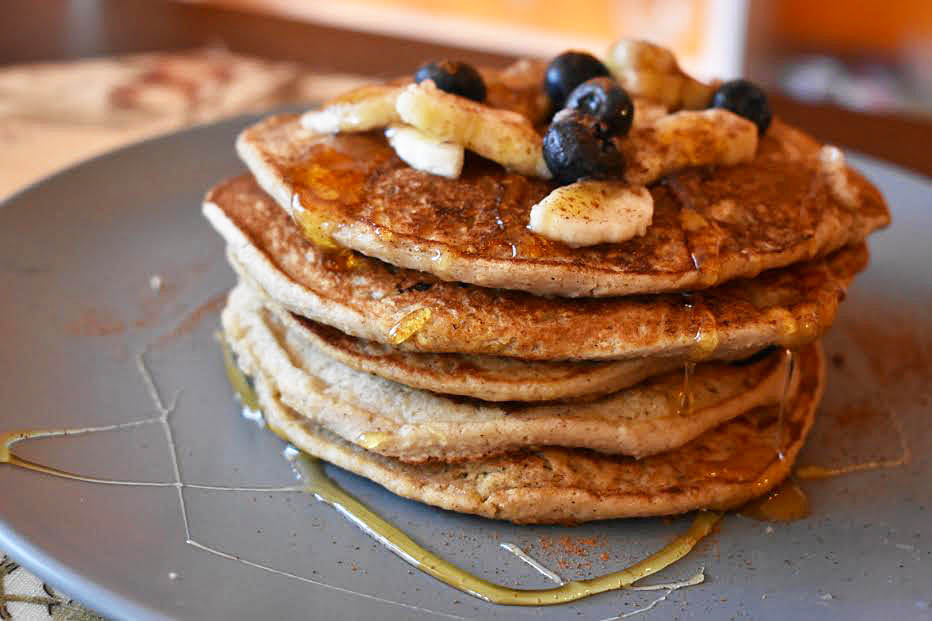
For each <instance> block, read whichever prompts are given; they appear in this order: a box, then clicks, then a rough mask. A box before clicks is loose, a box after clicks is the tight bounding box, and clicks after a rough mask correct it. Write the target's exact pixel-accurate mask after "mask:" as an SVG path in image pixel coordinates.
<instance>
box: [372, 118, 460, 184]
mask: <svg viewBox="0 0 932 621" xmlns="http://www.w3.org/2000/svg"><path fill="white" fill-rule="evenodd" d="M385 137H386V138H388V143H389V144H390V145H392V148H393V149H395V153H397V154H398V157H400V158H401V159H403V160H404V161H405V162H407V164H408V165H409V166H411V167H412V168H416V169H417V170H423V171H424V172H428V173H430V174H432V175H440V176H441V177H448V178H450V179H456V178H457V177H459V176H460V172H462V170H463V155H464V153H463V147H462V146H460V145H458V144H453V143H451V142H440V141H439V140H436V139H434V138H432V137H431V136H428V135H427V134H425V133H424V132H422V131H419V130H417V129H415V128H413V127H409V126H407V125H392V126H391V127H389V128H388V129H386V130H385Z"/></svg>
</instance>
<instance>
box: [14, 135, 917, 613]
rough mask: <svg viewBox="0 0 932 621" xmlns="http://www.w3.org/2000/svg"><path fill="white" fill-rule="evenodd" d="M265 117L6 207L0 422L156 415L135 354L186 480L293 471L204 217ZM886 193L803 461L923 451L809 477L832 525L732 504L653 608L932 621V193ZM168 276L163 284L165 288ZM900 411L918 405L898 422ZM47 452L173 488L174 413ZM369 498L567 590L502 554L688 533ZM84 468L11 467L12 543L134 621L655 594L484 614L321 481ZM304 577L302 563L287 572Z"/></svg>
mask: <svg viewBox="0 0 932 621" xmlns="http://www.w3.org/2000/svg"><path fill="white" fill-rule="evenodd" d="M246 122H247V120H244V119H239V120H234V121H229V122H225V123H220V124H216V125H210V126H205V127H199V128H195V129H192V130H190V131H186V132H183V133H180V134H175V135H172V136H167V137H164V138H160V139H156V140H152V141H149V142H145V143H142V144H138V145H135V146H132V147H129V148H126V149H123V150H120V151H117V152H114V153H111V154H109V155H105V156H103V157H101V158H98V159H95V160H92V161H89V162H86V163H84V164H81V165H79V166H77V167H75V168H72V169H70V170H67V171H65V172H63V173H61V174H58V175H56V176H54V177H52V178H50V179H48V180H46V181H44V182H42V183H40V184H38V185H36V186H34V187H32V188H30V189H28V190H26V191H24V192H22V193H20V194H19V195H17V196H15V197H13V198H12V199H10V200H9V201H8V202H7V204H5V205H4V206H3V208H2V209H0V334H2V341H0V343H2V344H0V395H2V401H0V429H4V430H11V429H24V428H26V429H28V428H47V427H83V426H88V425H103V424H108V423H121V422H127V421H132V420H140V419H144V418H147V417H151V416H153V415H156V414H157V412H156V411H155V406H154V404H153V403H152V400H151V399H150V397H149V396H148V394H147V392H146V387H145V385H144V383H143V381H142V379H141V377H140V374H139V373H138V371H137V369H136V365H135V356H136V355H137V354H138V353H139V352H142V351H144V350H145V351H147V353H146V358H147V361H148V363H149V366H150V368H151V370H152V375H153V376H154V379H155V382H156V384H157V385H158V388H159V390H160V391H161V392H162V394H163V395H165V398H166V399H168V398H169V397H170V396H171V395H173V394H174V393H175V392H176V391H181V394H180V399H179V401H178V407H177V410H176V411H175V412H174V413H173V414H172V417H171V419H170V420H171V426H172V431H173V434H174V437H175V439H176V442H177V448H178V456H179V462H180V471H181V477H182V479H183V480H184V481H185V482H187V483H201V484H212V485H221V486H277V485H292V484H294V477H293V474H292V473H291V471H290V469H289V467H288V465H287V464H286V463H285V461H284V460H283V459H282V456H281V452H282V446H283V445H282V443H281V442H280V441H279V440H278V439H276V438H275V437H273V436H272V435H271V434H270V433H268V432H266V431H264V430H262V429H260V428H258V427H257V426H256V425H255V424H253V423H252V422H250V421H248V420H245V419H243V418H242V417H240V416H239V407H238V406H237V404H236V403H235V401H234V400H233V399H232V397H231V395H230V389H229V386H228V385H227V380H226V378H225V376H224V372H223V367H222V363H221V356H220V352H219V349H218V346H217V344H216V342H215V341H214V338H213V335H214V332H215V330H216V328H217V310H218V309H217V300H218V296H219V295H222V293H223V292H224V291H226V290H227V288H229V287H230V286H231V285H232V284H233V275H232V273H231V271H230V270H229V269H228V268H227V266H226V265H225V263H224V259H223V252H222V250H223V248H222V244H221V242H220V238H219V237H218V236H217V235H215V234H214V233H213V231H212V230H211V229H210V227H209V226H208V225H207V224H206V222H205V221H204V220H203V219H202V218H201V216H200V213H199V202H200V198H201V195H202V194H203V192H204V190H205V189H206V188H207V187H208V186H210V185H211V184H213V183H214V182H216V181H218V180H220V179H221V178H223V177H225V176H228V175H231V174H234V173H236V172H237V171H239V170H240V169H241V166H240V164H239V163H238V162H237V161H236V159H235V157H234V154H233V147H232V143H233V137H234V135H235V133H236V131H237V130H238V129H239V128H240V127H242V126H243V125H245V124H246ZM856 159H857V164H859V165H860V167H861V168H862V169H863V170H864V171H865V172H866V173H867V175H868V176H869V177H871V178H872V179H873V180H874V181H875V182H876V183H877V184H878V185H880V187H881V188H882V189H883V190H884V192H885V193H886V195H887V197H888V198H889V200H890V203H891V205H892V206H893V209H894V222H895V224H894V226H893V227H892V228H891V229H890V230H888V231H886V232H883V233H882V234H880V235H877V236H876V237H875V238H874V239H873V241H872V247H873V253H874V256H873V261H872V263H871V267H870V269H869V271H868V272H867V273H865V274H864V275H863V276H862V277H861V278H860V279H859V280H858V281H857V283H856V285H855V286H854V287H853V288H852V290H851V292H850V296H849V299H848V301H847V303H846V304H845V305H844V307H843V310H842V312H841V315H840V316H839V318H838V321H837V325H836V326H835V328H834V329H833V330H832V333H831V335H830V336H829V337H828V338H827V339H826V346H827V349H828V351H829V353H830V354H833V358H834V362H833V364H832V368H831V373H830V386H829V390H828V395H827V398H826V401H825V404H824V406H823V408H822V413H821V418H820V420H819V423H818V427H817V430H816V432H815V434H814V436H813V438H812V441H811V443H810V444H809V446H808V447H807V448H806V450H805V452H804V454H803V456H802V457H801V460H800V461H801V463H818V464H829V463H831V464H844V463H854V462H861V461H864V460H867V459H875V458H893V459H895V458H897V457H898V456H899V455H900V445H899V438H898V436H897V433H896V425H895V424H893V423H892V422H891V421H893V420H896V421H899V424H901V425H902V427H903V428H904V430H905V435H906V438H907V439H908V442H909V445H910V447H911V449H912V461H911V462H910V463H909V465H907V466H904V467H900V468H894V469H887V470H879V471H873V472H866V473H861V474H852V475H848V476H845V477H840V478H836V479H831V480H825V481H811V482H805V483H804V484H803V485H804V487H805V489H806V491H807V492H808V493H809V496H810V498H811V503H812V516H811V517H809V518H808V519H804V520H801V521H798V522H795V523H790V524H774V525H772V527H771V526H770V525H768V524H765V523H762V522H757V521H753V520H751V519H748V518H745V517H741V516H737V515H732V516H728V517H726V519H725V520H724V522H723V523H722V525H721V529H720V531H719V532H718V533H717V534H715V535H713V537H712V538H711V539H709V540H707V542H705V543H703V544H702V545H701V546H700V547H699V549H698V550H696V551H695V552H694V553H692V554H691V555H690V556H689V557H687V559H685V560H684V561H682V562H680V563H678V564H677V565H675V566H673V567H671V568H669V569H667V570H666V571H664V572H663V573H662V574H661V575H660V576H657V577H655V578H652V579H651V580H652V581H658V580H664V581H665V580H676V579H682V578H685V577H688V576H690V575H692V574H694V573H695V572H696V571H697V570H698V569H699V568H700V567H703V566H704V567H705V571H706V575H707V581H706V583H705V584H703V585H701V586H697V587H692V588H690V589H684V590H681V591H677V592H675V593H673V594H671V595H670V596H669V598H668V599H667V600H666V601H664V602H661V603H660V604H658V605H657V606H656V607H655V608H653V609H652V610H651V611H649V612H647V613H645V614H643V615H640V616H639V617H638V618H657V619H665V618H670V617H672V616H677V617H680V618H692V617H705V616H707V615H709V616H711V617H713V618H728V617H732V616H744V615H746V616H750V617H753V618H756V619H770V618H772V619H778V618H779V619H784V618H800V617H803V616H814V615H819V616H821V617H824V618H831V619H850V618H856V617H858V618H879V617H883V618H923V619H928V618H930V616H932V611H930V609H929V606H930V599H932V588H930V585H932V484H930V478H932V465H930V456H932V422H930V421H932V406H930V401H929V396H930V390H929V388H928V384H929V382H930V380H932V366H930V365H932V314H930V313H932V311H930V309H932V274H930V266H932V250H930V248H932V244H930V242H929V235H930V232H932V206H930V199H932V191H930V189H932V185H930V183H929V182H928V181H927V180H924V179H921V178H919V177H917V176H914V175H911V174H909V173H906V172H903V171H900V170H897V169H895V168H892V167H890V166H887V165H884V164H881V163H879V162H875V161H872V160H868V159H866V158H856ZM155 274H158V275H160V276H161V279H162V283H163V284H162V288H161V291H160V292H158V293H156V292H154V291H153V290H152V289H150V286H149V281H150V277H151V276H153V275H155ZM891 416H894V417H896V418H895V419H891ZM18 452H19V453H20V454H21V455H22V456H24V457H26V458H29V459H33V460H35V461H40V462H43V463H47V464H52V465H55V466H58V467H61V468H65V469H67V470H71V471H76V472H81V473H85V474H89V475H97V476H102V477H110V478H119V479H130V480H143V481H171V480H172V477H173V473H172V466H171V461H170V458H169V450H168V445H167V443H166V437H165V434H164V433H163V429H162V427H161V426H160V425H158V424H154V425H146V426H141V427H137V428H134V429H130V430H124V431H115V432H105V433H97V434H90V435H84V436H79V437H72V438H58V439H45V440H35V441H31V442H28V443H24V444H21V445H19V447H18ZM333 474H334V476H335V477H336V478H337V479H339V481H340V482H341V483H343V484H344V485H345V486H346V487H347V488H348V489H349V490H350V491H351V492H352V493H354V494H356V495H358V496H359V497H361V498H362V499H363V500H365V501H366V502H367V503H369V504H370V505H371V506H373V507H375V508H376V509H377V510H378V511H380V512H381V513H382V514H383V515H385V516H386V517H388V518H389V519H391V520H392V521H394V522H395V523H396V524H399V525H401V526H402V527H404V528H406V529H407V530H408V531H409V532H410V533H412V534H413V536H414V537H415V538H416V539H417V540H418V541H420V542H422V543H423V544H425V545H426V546H428V547H429V548H431V549H433V550H435V551H437V552H439V553H440V554H442V555H444V556H446V557H448V558H450V559H452V560H453V561H455V562H457V563H459V564H461V565H463V566H465V567H466V568H468V569H470V570H472V571H473V572H475V573H478V574H480V575H483V576H486V577H488V578H490V579H493V580H496V581H499V582H502V583H505V584H510V585H514V586H519V587H544V586H548V583H547V582H546V580H545V579H544V578H542V577H541V576H540V575H538V574H536V573H535V572H534V571H533V570H531V569H529V568H528V567H527V566H525V565H523V564H522V563H521V562H520V561H518V560H517V559H515V558H514V557H512V556H511V555H510V554H509V553H508V552H506V551H505V550H502V549H501V548H500V547H499V543H501V542H506V541H510V542H514V543H517V544H518V545H520V546H522V547H524V548H525V549H526V550H528V551H529V552H530V553H531V554H532V555H534V556H535V557H537V558H538V559H539V560H540V561H542V562H543V563H545V564H546V565H548V566H550V567H551V568H552V569H554V570H555V571H557V572H558V573H560V574H562V576H563V577H564V578H571V577H585V576H590V575H596V574H599V573H602V572H604V571H607V570H611V569H615V568H619V567H621V566H623V565H625V564H627V563H630V562H632V561H634V560H637V559H638V558H640V557H642V556H644V555H645V554H646V553H647V552H648V551H652V550H654V549H656V548H657V547H659V546H660V545H662V544H663V543H664V542H665V541H666V540H668V539H669V538H670V537H671V536H672V535H673V534H674V533H675V532H678V531H680V530H683V529H685V528H686V527H687V525H688V522H689V520H688V518H681V519H676V520H670V521H664V520H628V521H613V522H605V523H599V524H593V525H588V526H583V527H578V528H557V527H516V526H511V525H509V524H503V523H497V522H492V521H487V520H483V519H478V518H473V517H469V516H462V515H457V514H453V513H448V512H444V511H440V510H436V509H432V508H429V507H426V506H423V505H419V504H417V503H413V502H408V501H404V500H401V499H399V498H397V497H394V496H393V495H391V494H389V493H387V492H385V491H384V490H382V489H381V488H379V487H378V486H376V485H374V484H371V483H369V482H367V481H364V480H362V479H360V478H357V477H354V476H352V475H349V474H346V473H343V472H339V471H335V472H334V473H333ZM184 500H185V505H186V508H187V515H188V520H189V524H190V529H191V537H192V538H193V539H194V540H196V541H198V542H200V543H202V544H204V545H207V546H210V547H213V548H216V549H219V550H222V551H224V552H226V553H228V554H230V555H233V556H236V557H239V558H241V559H245V560H247V561H250V562H252V563H255V564H258V565H262V566H266V567H268V568H271V569H274V570H275V571H277V572H284V573H275V572H273V571H269V570H267V569H263V568H261V567H258V566H257V565H249V564H245V563H241V562H237V561H235V560H230V559H228V558H221V557H218V556H216V555H212V554H209V553H207V552H205V551H203V550H201V549H198V548H196V547H194V546H192V545H188V544H186V543H185V530H184V524H183V521H182V516H181V512H180V505H179V501H178V497H177V494H176V489H175V488H172V487H145V488H143V487H114V486H105V485H94V484H87V483H82V482H76V481H68V480H62V479H58V478H53V477H50V476H46V475H42V474H37V473H34V472H27V471H23V470H20V469H17V468H13V467H10V466H2V465H0V503H2V504H0V548H3V549H5V550H6V551H8V552H9V553H10V554H11V555H12V556H13V557H14V558H15V559H17V560H18V561H20V562H21V563H22V564H23V565H25V566H26V567H27V568H29V569H30V570H32V571H34V572H36V573H37V574H39V575H40V576H42V577H43V578H45V579H47V580H48V581H49V582H51V583H52V584H53V585H55V586H57V587H59V588H61V589H62V590H64V591H65V592H67V593H69V594H72V595H73V596H74V597H76V598H77V599H78V600H80V601H82V602H85V603H87V604H89V605H90V606H91V607H93V608H95V609H97V610H99V611H101V612H102V613H104V614H106V615H112V616H115V617H120V618H134V619H155V618H164V617H183V618H190V619H195V618H196V619H208V618H217V619H220V618H250V619H256V618H295V617H300V618H321V619H325V618H326V619H338V618H339V619H357V618H358V619H374V618H378V619H412V618H417V619H420V618H434V617H436V616H440V615H454V616H460V617H467V618H483V619H490V618H495V619H497V618H519V619H520V618H531V617H533V618H535V619H541V618H547V619H566V618H577V616H578V617H579V618H583V619H591V620H598V619H603V618H606V617H610V616H613V615H618V614H619V613H624V612H630V611H633V610H635V609H636V608H639V607H643V606H645V605H647V604H648V603H650V602H651V601H652V600H653V599H655V598H656V597H657V595H658V593H656V592H653V593H652V592H637V593H634V592H626V593H609V594H605V595H602V596H599V597H595V598H592V599H589V600H586V601H583V602H581V603H578V604H575V605H569V606H565V607H560V608H548V609H519V608H504V607H497V606H493V605H489V604H485V603H483V602H481V601H479V600H476V599H474V598H471V597H469V596H467V595H464V594H462V593H459V592H457V591H454V590H453V589H450V588H448V587H446V586H445V585H443V584H440V583H438V582H436V581H434V580H433V579H431V578H429V577H427V576H426V575H423V574H421V573H419V572H417V571H415V570H412V569H410V568H409V567H408V566H407V565H405V564H404V563H403V562H402V561H400V560H399V559H397V558H396V557H394V556H393V555H392V554H391V553H389V552H388V551H386V550H385V549H383V548H381V547H380V546H379V545H378V544H376V543H375V542H374V541H373V540H371V539H370V538H368V537H367V536H366V535H364V534H363V533H361V532H360V531H359V530H357V529H356V528H355V527H353V526H352V525H350V524H349V523H347V522H346V521H345V520H344V519H343V518H341V517H340V516H339V515H338V514H337V513H336V512H335V511H334V510H333V509H331V508H329V507H327V506H325V505H323V504H321V503H319V502H317V501H315V500H314V499H313V498H310V497H308V496H306V495H303V494H287V493H257V492H252V493H250V492H230V491H210V490H203V489H193V488H185V489H184ZM286 574H289V575H286Z"/></svg>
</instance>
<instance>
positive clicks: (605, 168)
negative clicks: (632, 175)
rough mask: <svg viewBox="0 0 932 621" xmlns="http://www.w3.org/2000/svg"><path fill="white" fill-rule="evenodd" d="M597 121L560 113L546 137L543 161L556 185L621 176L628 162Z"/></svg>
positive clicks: (566, 111)
mask: <svg viewBox="0 0 932 621" xmlns="http://www.w3.org/2000/svg"><path fill="white" fill-rule="evenodd" d="M603 129H604V128H603V127H600V123H599V121H598V120H596V119H595V118H593V117H591V116H588V115H585V114H580V113H579V112H577V111H576V110H561V111H560V112H558V113H557V115H556V116H555V117H553V122H552V123H551V124H550V127H549V128H547V133H546V134H544V144H543V148H544V161H545V162H546V163H547V168H549V169H550V172H551V173H553V178H554V179H555V180H556V182H557V183H559V184H561V185H564V184H567V183H573V182H574V181H576V180H577V179H581V178H583V177H608V176H618V175H620V174H621V172H622V171H623V170H624V167H625V160H624V158H623V157H622V155H621V153H620V152H619V151H618V149H617V148H616V147H615V143H614V142H613V141H612V140H611V138H610V137H608V136H606V135H605V133H604V131H603Z"/></svg>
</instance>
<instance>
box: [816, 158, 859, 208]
mask: <svg viewBox="0 0 932 621" xmlns="http://www.w3.org/2000/svg"><path fill="white" fill-rule="evenodd" d="M819 167H820V170H821V173H822V176H823V178H824V179H825V182H826V183H827V184H828V188H829V191H831V193H832V196H834V197H835V199H836V200H837V201H838V202H840V203H841V204H842V205H844V206H845V207H848V208H849V209H855V208H856V207H857V206H858V204H859V198H860V195H859V192H858V188H857V186H856V185H854V184H853V183H851V180H850V179H849V178H848V165H847V164H846V163H845V154H844V153H842V152H841V150H840V149H839V148H838V147H834V146H832V145H830V144H827V145H825V146H824V147H822V148H821V149H820V150H819Z"/></svg>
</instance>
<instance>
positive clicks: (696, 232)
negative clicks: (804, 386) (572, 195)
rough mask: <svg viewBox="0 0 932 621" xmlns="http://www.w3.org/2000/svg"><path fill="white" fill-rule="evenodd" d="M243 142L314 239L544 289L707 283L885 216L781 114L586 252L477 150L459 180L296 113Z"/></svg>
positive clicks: (430, 268) (785, 260)
mask: <svg viewBox="0 0 932 621" xmlns="http://www.w3.org/2000/svg"><path fill="white" fill-rule="evenodd" d="M237 149H238V152H239V154H240V156H241V157H242V158H243V160H244V161H245V162H246V164H247V165H248V166H249V168H250V170H251V171H252V172H253V174H254V175H255V176H256V179H257V180H258V182H259V184H260V185H261V186H262V187H263V188H264V189H265V190H266V191H267V192H268V193H269V194H270V195H271V196H272V197H273V198H275V200H276V201H277V202H278V204H279V205H280V206H281V207H282V208H284V209H285V210H286V211H288V212H289V213H291V214H292V215H293V216H295V217H296V219H298V220H299V221H300V223H301V224H302V226H303V228H304V230H305V234H306V235H308V236H309V237H310V238H312V239H319V238H320V237H321V234H322V233H321V231H322V230H326V231H327V235H329V236H330V237H332V240H333V241H335V242H336V243H337V244H339V245H341V246H345V247H347V248H352V249H354V250H358V251H359V252H362V253H363V254H366V255H369V256H373V257H377V258H379V259H382V260H383V261H386V262H388V263H391V264H393V265H397V266H401V267H407V268H411V269H415V270H420V271H424V272H429V273H432V274H434V275H436V276H438V277H439V278H441V279H443V280H456V281H461V282H469V283H474V284H479V285H483V286H487V287H497V288H504V289H518V290H524V291H529V292H532V293H537V294H552V295H561V296H587V297H600V296H614V295H629V294H636V293H656V292H664V291H677V290H685V289H699V288H704V287H709V286H712V285H715V284H718V283H721V282H724V281H727V280H730V279H733V278H736V277H753V276H755V275H756V274H758V273H759V272H760V271H762V270H765V269H770V268H775V267H781V266H786V265H790V264H792V263H795V262H798V261H801V260H807V259H812V258H816V257H820V256H824V255H826V254H828V253H830V252H832V251H834V250H836V249H838V248H840V247H842V246H844V245H846V244H853V243H856V242H858V241H860V240H863V239H864V238H865V237H866V236H867V234H868V233H870V232H871V231H872V230H874V229H876V228H878V227H881V226H884V225H886V224H887V223H888V221H889V213H888V211H887V208H886V205H885V204H884V201H883V199H882V197H881V196H880V194H879V193H878V191H877V190H876V188H874V187H873V186H872V185H871V184H870V183H868V182H867V181H866V180H865V179H864V178H863V177H861V176H860V175H859V174H857V173H855V172H854V171H850V172H849V175H848V177H849V179H850V180H851V182H852V183H853V184H854V186H855V187H856V188H857V194H858V201H857V205H856V206H855V207H854V208H851V207H847V206H845V205H843V204H842V203H840V202H838V201H837V200H836V199H835V198H834V197H833V194H832V192H831V191H830V189H829V187H828V183H827V181H826V178H825V174H824V173H823V172H821V169H820V163H819V162H820V160H819V151H820V145H819V144H818V143H817V142H816V141H814V140H813V139H811V138H810V137H808V136H806V135H805V134H803V133H802V132H800V131H797V130H795V129H793V128H791V127H789V126H787V125H785V124H783V123H781V122H779V121H775V122H774V123H773V125H772V126H771V127H770V129H769V130H768V132H767V133H766V134H765V135H764V136H763V137H762V138H761V141H760V145H759V147H758V151H757V155H756V157H755V159H754V160H753V161H752V162H750V163H747V164H742V165H737V166H723V167H709V168H694V169H687V170H684V171H681V172H679V173H677V174H673V175H671V176H669V177H667V178H666V179H664V180H663V181H662V182H661V183H658V184H656V185H654V186H653V187H651V188H650V190H651V194H652V195H653V199H654V217H653V224H652V225H651V226H650V227H649V228H648V230H647V234H646V235H644V236H642V237H635V238H633V239H630V240H628V241H626V242H624V243H621V244H602V245H598V246H591V247H585V248H570V247H569V246H566V245H565V244H562V243H560V242H555V241H550V240H547V239H545V238H543V237H540V236H538V235H536V234H534V233H532V232H530V231H529V230H528V229H527V224H528V221H529V214H530V209H531V207H532V206H533V205H534V204H535V203H537V202H538V201H539V200H540V199H542V198H543V197H545V196H546V195H547V194H548V193H549V192H550V191H551V190H552V189H553V188H554V187H555V186H554V184H553V183H552V182H549V181H546V180H543V179H537V178H528V177H524V176H521V175H517V174H512V173H508V172H507V171H505V170H504V169H503V168H502V167H501V166H499V165H498V164H495V163H493V162H490V161H488V160H484V159H482V158H480V157H478V156H473V155H471V154H469V155H467V158H466V164H465V166H464V169H463V173H462V175H461V176H460V177H459V178H458V179H447V178H444V177H439V176H435V175H431V174H428V173H425V172H421V171H418V170H415V169H413V168H411V167H410V166H408V165H407V164H406V163H404V162H403V161H402V160H401V159H399V158H398V157H397V156H396V155H395V152H394V151H393V149H392V148H391V147H390V146H389V145H388V144H387V142H386V140H385V139H384V137H383V136H382V135H381V133H380V132H370V133H358V134H352V133H345V134H338V135H335V136H329V135H328V136H322V135H316V134H313V133H312V132H310V131H308V130H305V129H303V128H302V127H301V126H300V124H299V123H298V120H297V117H294V116H276V117H271V118H268V119H265V120H264V121H261V122H260V123H257V124H256V125H254V126H252V127H250V128H248V129H246V130H245V131H244V132H243V133H242V134H241V135H240V137H239V139H238V141H237ZM630 165H636V164H629V166H630ZM687 213H688V214H689V215H690V216H692V217H684V214H687ZM696 214H698V215H699V216H701V217H696ZM697 222H698V225H697Z"/></svg>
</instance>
